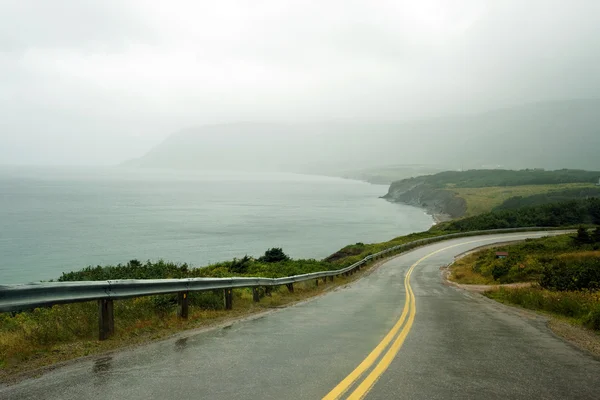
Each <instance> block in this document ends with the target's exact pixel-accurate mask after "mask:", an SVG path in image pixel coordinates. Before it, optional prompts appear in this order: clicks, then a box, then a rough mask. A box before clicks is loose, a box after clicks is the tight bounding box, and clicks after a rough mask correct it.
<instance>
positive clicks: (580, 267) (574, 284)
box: [539, 257, 600, 291]
mask: <svg viewBox="0 0 600 400" xmlns="http://www.w3.org/2000/svg"><path fill="white" fill-rule="evenodd" d="M539 282H540V286H542V287H543V288H546V289H551V290H558V291H566V290H584V289H589V290H598V289H600V258H598V257H581V258H570V259H565V258H557V259H554V260H552V261H551V262H549V263H548V264H546V265H544V267H543V269H542V276H541V278H540V281H539Z"/></svg>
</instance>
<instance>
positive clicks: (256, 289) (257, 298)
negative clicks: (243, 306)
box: [252, 287, 260, 303]
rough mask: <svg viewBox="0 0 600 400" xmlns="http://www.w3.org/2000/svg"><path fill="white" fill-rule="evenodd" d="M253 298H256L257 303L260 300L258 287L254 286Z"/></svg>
mask: <svg viewBox="0 0 600 400" xmlns="http://www.w3.org/2000/svg"><path fill="white" fill-rule="evenodd" d="M252 300H254V302H255V303H258V302H259V301H260V294H259V292H258V288H257V287H253V288H252Z"/></svg>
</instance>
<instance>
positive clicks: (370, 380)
mask: <svg viewBox="0 0 600 400" xmlns="http://www.w3.org/2000/svg"><path fill="white" fill-rule="evenodd" d="M522 236H529V235H526V234H522V235H511V236H505V238H514V237H522ZM487 240H492V238H487V239H478V240H472V241H469V242H464V243H458V244H455V245H452V246H448V247H444V248H442V249H439V250H436V251H434V252H431V253H429V254H427V255H426V256H424V257H422V258H421V259H419V260H418V261H417V262H416V263H414V264H413V265H411V266H410V268H409V269H408V271H407V272H406V275H405V277H404V288H405V293H406V299H405V301H404V309H403V310H402V315H401V316H400V319H399V320H398V322H396V324H395V325H394V326H393V327H392V329H391V330H390V331H389V332H388V334H387V335H386V336H385V337H384V338H383V340H382V341H381V342H380V343H379V344H378V345H377V347H375V349H373V351H371V353H369V355H368V356H367V358H365V359H364V360H363V361H362V362H361V363H360V364H359V365H358V367H356V368H355V369H354V371H352V372H351V373H350V374H349V375H348V376H347V377H346V378H344V380H342V381H341V382H340V383H339V384H338V385H337V386H336V387H335V388H333V390H331V392H329V393H328V394H327V395H326V396H325V397H323V400H335V399H338V398H340V397H341V396H342V395H343V394H344V393H345V392H346V391H347V390H348V388H349V387H350V386H351V385H352V384H353V383H354V382H355V381H356V380H358V379H359V378H360V377H361V376H362V374H363V373H364V372H365V371H366V370H367V369H369V367H371V365H373V363H374V362H375V361H376V360H377V358H378V357H379V356H380V355H381V353H382V352H383V351H384V350H385V348H386V347H388V345H389V344H390V342H391V341H392V339H393V338H394V337H395V336H396V334H398V330H399V329H400V327H401V326H402V324H403V323H404V320H405V319H406V316H407V313H408V312H410V316H409V318H408V322H407V323H406V325H405V326H404V328H403V329H402V331H401V332H400V334H399V335H398V337H397V338H396V340H395V341H394V343H393V344H392V346H391V347H390V349H389V350H388V351H387V353H386V354H384V356H383V357H382V358H381V360H380V361H379V363H378V364H377V365H376V366H375V368H373V370H372V371H371V373H370V374H369V375H368V376H367V377H366V378H365V379H364V380H363V382H362V383H361V384H360V385H359V386H358V387H357V388H356V390H355V391H354V392H352V394H350V396H349V397H348V399H352V400H357V399H362V398H363V397H364V396H365V395H366V394H367V393H368V392H369V390H371V388H372V387H373V385H374V384H375V383H376V382H377V380H378V379H379V378H380V377H381V375H382V374H383V373H384V372H385V371H386V370H387V368H388V367H389V366H390V364H391V363H392V361H393V360H394V358H395V357H396V355H397V354H398V352H399V351H400V348H401V347H402V345H403V344H404V340H405V339H406V337H407V336H408V333H409V331H410V329H411V328H412V325H413V322H414V320H415V316H416V314H417V309H416V302H415V295H414V292H413V290H412V287H411V286H410V276H411V274H412V272H413V271H414V269H415V267H416V266H417V265H419V264H420V263H421V262H422V261H424V260H426V259H428V258H429V257H431V256H433V255H435V254H437V253H440V252H442V251H445V250H448V249H451V248H453V247H458V246H464V245H466V244H471V243H477V242H484V241H487Z"/></svg>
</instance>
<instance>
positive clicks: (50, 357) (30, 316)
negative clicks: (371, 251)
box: [0, 264, 374, 381]
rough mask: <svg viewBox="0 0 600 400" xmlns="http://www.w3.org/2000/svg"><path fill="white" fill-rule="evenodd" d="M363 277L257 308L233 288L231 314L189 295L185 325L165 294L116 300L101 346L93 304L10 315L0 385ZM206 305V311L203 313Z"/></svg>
mask: <svg viewBox="0 0 600 400" xmlns="http://www.w3.org/2000/svg"><path fill="white" fill-rule="evenodd" d="M372 265H374V264H372ZM363 271H364V270H363ZM363 273H364V272H360V273H359V274H357V275H354V276H350V277H341V276H340V277H336V278H335V281H334V282H327V283H323V282H322V281H320V282H319V286H318V287H317V286H316V285H315V282H314V281H307V282H302V283H296V284H294V293H290V292H289V291H288V289H287V288H286V287H285V286H282V287H278V288H274V290H273V291H272V292H271V295H270V296H265V295H264V293H262V295H263V297H262V298H261V300H260V302H259V303H254V302H253V300H252V291H251V289H234V292H233V293H234V299H233V310H230V311H228V310H224V309H223V306H222V304H223V298H222V296H221V295H219V296H217V295H216V294H213V293H210V292H208V293H206V292H203V293H199V294H198V293H197V294H196V295H199V296H204V299H200V300H201V301H198V299H196V302H195V303H194V301H192V300H193V299H192V294H191V295H190V303H191V304H190V309H189V316H188V319H187V320H182V319H180V318H178V317H177V315H176V311H177V310H176V305H175V304H172V303H171V302H170V301H169V297H170V296H168V295H165V296H150V297H141V298H135V299H130V300H120V301H116V302H115V328H116V329H115V331H116V332H115V335H114V336H113V337H111V338H110V339H108V340H105V341H98V340H97V336H98V321H97V318H98V317H97V304H96V303H95V302H87V303H77V304H66V305H56V306H53V307H50V308H38V309H35V310H33V311H31V312H22V313H18V314H16V315H15V316H12V315H10V314H8V313H4V314H2V313H0V381H8V380H10V379H12V378H14V377H15V376H17V375H19V374H20V373H22V372H25V371H29V370H33V369H36V368H39V367H43V366H47V365H52V364H55V363H58V362H61V361H66V360H70V359H74V358H78V357H82V356H88V355H93V354H99V353H103V352H106V351H109V350H113V349H117V348H123V347H127V346H132V345H136V344H140V343H144V342H148V341H150V340H156V339H160V338H164V337H167V336H170V335H172V334H174V333H176V332H179V331H181V330H187V329H195V328H203V327H210V326H214V325H216V324H219V323H224V322H226V321H228V320H231V319H234V318H239V317H242V316H250V315H252V314H256V313H260V312H263V311H266V310H269V309H273V308H277V307H281V306H285V305H288V304H291V303H294V302H297V301H300V300H303V299H306V298H309V297H312V296H316V295H318V294H321V293H323V292H324V291H326V290H330V289H332V288H334V287H337V286H340V285H345V284H347V283H348V282H350V281H352V280H354V279H356V277H358V276H360V275H361V274H363ZM211 297H212V299H211ZM215 298H216V299H218V300H219V301H218V302H217V303H218V304H215V302H214V299H215ZM195 304H200V305H195ZM207 305H208V306H209V307H210V308H206V307H207Z"/></svg>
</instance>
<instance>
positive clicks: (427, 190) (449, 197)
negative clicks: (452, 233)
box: [383, 178, 467, 219]
mask: <svg viewBox="0 0 600 400" xmlns="http://www.w3.org/2000/svg"><path fill="white" fill-rule="evenodd" d="M383 198H384V199H386V200H388V201H391V202H395V203H404V204H408V205H411V206H416V207H422V208H425V209H426V210H427V212H428V213H430V214H432V215H434V216H437V217H438V219H451V218H459V217H462V216H463V215H464V214H465V212H466V211H467V202H466V201H465V199H463V198H461V197H458V196H457V195H456V194H454V193H453V192H452V191H451V190H447V189H438V188H434V187H432V186H431V185H429V184H427V183H425V182H424V181H423V180H422V179H419V178H412V179H404V180H401V181H397V182H394V183H392V184H391V185H390V189H389V190H388V193H387V194H386V195H385V196H383Z"/></svg>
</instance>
